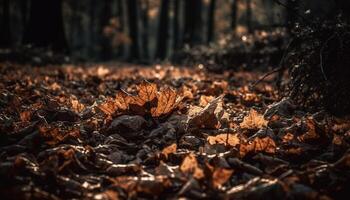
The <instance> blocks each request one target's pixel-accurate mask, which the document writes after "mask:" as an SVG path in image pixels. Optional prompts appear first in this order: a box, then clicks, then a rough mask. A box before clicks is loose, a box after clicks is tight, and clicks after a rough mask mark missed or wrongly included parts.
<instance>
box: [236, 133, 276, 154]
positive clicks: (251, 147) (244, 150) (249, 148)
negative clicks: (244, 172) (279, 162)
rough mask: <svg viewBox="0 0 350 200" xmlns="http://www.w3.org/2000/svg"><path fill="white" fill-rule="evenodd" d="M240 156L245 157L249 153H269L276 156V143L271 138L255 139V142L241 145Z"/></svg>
mask: <svg viewBox="0 0 350 200" xmlns="http://www.w3.org/2000/svg"><path fill="white" fill-rule="evenodd" d="M239 150H240V156H241V157H244V156H245V155H247V154H248V153H254V154H256V153H260V152H263V153H269V154H274V153H275V152H276V143H275V141H273V140H272V139H271V138H270V137H264V138H259V137H256V138H254V140H253V141H248V142H246V143H242V144H241V145H240V148H239Z"/></svg>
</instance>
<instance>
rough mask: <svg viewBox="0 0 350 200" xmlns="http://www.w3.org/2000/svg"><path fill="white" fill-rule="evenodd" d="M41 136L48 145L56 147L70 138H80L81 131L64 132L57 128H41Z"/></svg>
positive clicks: (47, 126)
mask: <svg viewBox="0 0 350 200" xmlns="http://www.w3.org/2000/svg"><path fill="white" fill-rule="evenodd" d="M39 134H40V135H41V136H42V137H43V138H44V139H45V141H46V143H47V144H48V145H51V146H54V145H56V144H58V143H60V142H62V141H64V140H66V139H68V138H78V137H79V136H80V132H79V130H75V129H74V130H68V131H63V130H60V129H59V128H57V127H50V126H49V125H46V126H39Z"/></svg>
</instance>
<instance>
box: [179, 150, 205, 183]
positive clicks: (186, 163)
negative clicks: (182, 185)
mask: <svg viewBox="0 0 350 200" xmlns="http://www.w3.org/2000/svg"><path fill="white" fill-rule="evenodd" d="M180 170H181V171H182V172H183V173H189V174H192V175H193V177H194V178H196V179H202V178H204V172H203V170H202V169H201V168H199V166H198V161H197V159H196V156H195V155H194V154H193V153H190V154H189V155H187V156H186V157H185V158H184V160H183V161H182V164H181V166H180Z"/></svg>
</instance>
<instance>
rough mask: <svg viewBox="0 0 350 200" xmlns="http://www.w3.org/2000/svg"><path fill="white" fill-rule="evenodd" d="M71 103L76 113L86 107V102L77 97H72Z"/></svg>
mask: <svg viewBox="0 0 350 200" xmlns="http://www.w3.org/2000/svg"><path fill="white" fill-rule="evenodd" d="M70 103H71V105H72V108H73V110H74V112H76V113H80V112H82V111H83V110H84V109H85V106H84V104H81V103H80V102H79V100H77V99H72V98H71V99H70Z"/></svg>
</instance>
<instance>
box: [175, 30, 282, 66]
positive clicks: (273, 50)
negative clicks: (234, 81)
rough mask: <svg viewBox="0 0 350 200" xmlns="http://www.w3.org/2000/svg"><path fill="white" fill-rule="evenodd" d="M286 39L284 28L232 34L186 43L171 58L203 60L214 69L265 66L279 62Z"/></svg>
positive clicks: (191, 62) (190, 62)
mask: <svg viewBox="0 0 350 200" xmlns="http://www.w3.org/2000/svg"><path fill="white" fill-rule="evenodd" d="M286 43H287V34H286V31H285V30H284V29H275V30H273V31H256V32H255V33H254V34H247V35H242V36H235V35H232V34H230V35H227V36H226V37H224V38H222V39H221V40H220V41H219V42H218V43H212V44H210V45H200V46H194V47H189V46H186V47H185V48H184V49H182V50H180V51H179V52H177V53H175V54H174V55H173V57H172V61H173V62H174V63H177V64H181V65H198V64H203V65H204V66H206V67H207V68H208V69H209V70H211V71H213V72H215V71H220V70H222V69H240V68H245V69H253V68H256V67H264V68H266V66H277V65H278V64H279V62H280V60H281V58H282V56H283V50H284V49H285V47H286V46H287V44H286ZM247 61H248V62H250V63H247Z"/></svg>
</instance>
